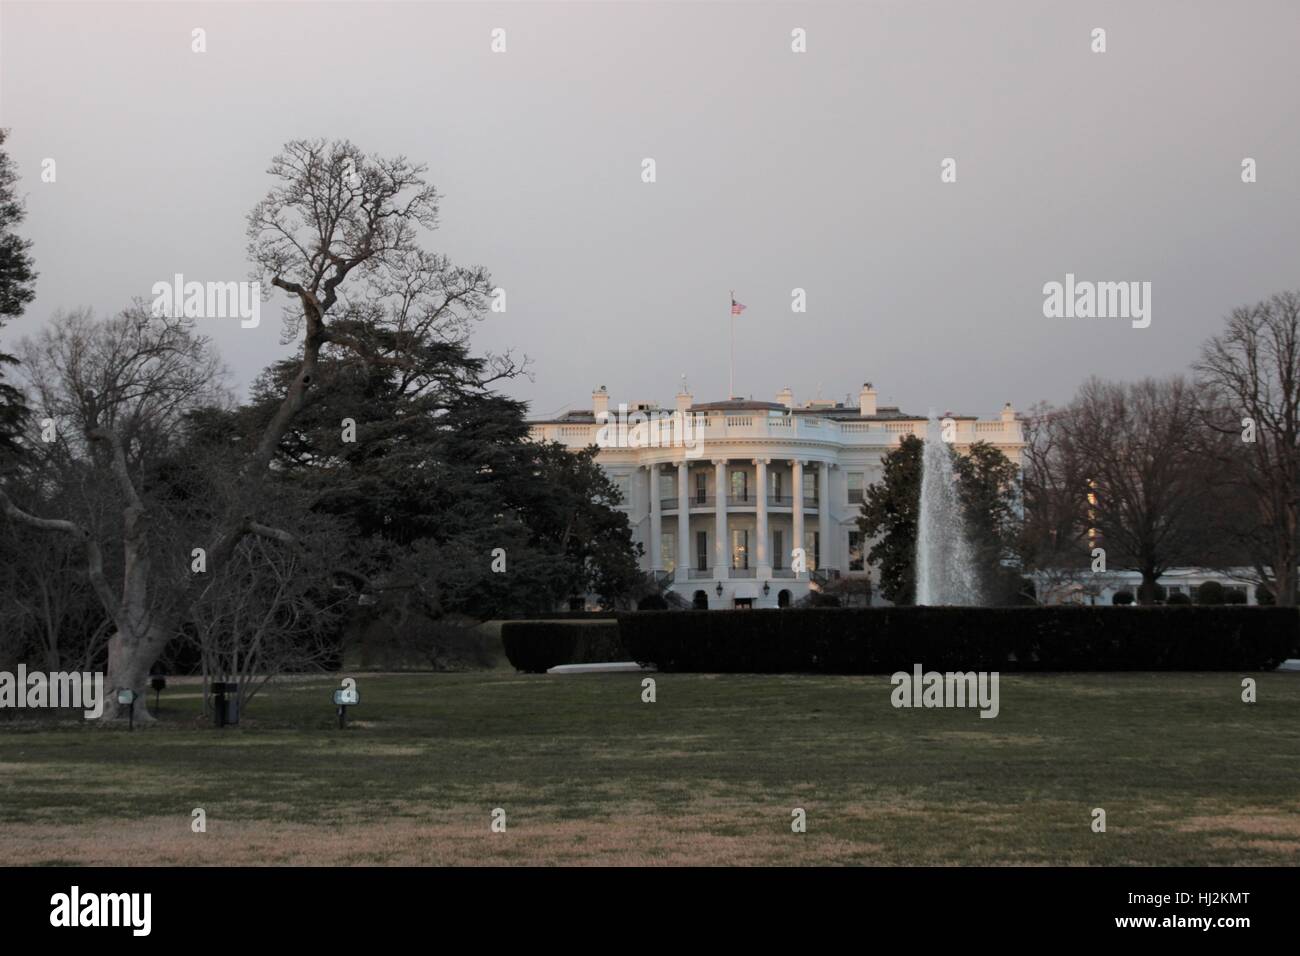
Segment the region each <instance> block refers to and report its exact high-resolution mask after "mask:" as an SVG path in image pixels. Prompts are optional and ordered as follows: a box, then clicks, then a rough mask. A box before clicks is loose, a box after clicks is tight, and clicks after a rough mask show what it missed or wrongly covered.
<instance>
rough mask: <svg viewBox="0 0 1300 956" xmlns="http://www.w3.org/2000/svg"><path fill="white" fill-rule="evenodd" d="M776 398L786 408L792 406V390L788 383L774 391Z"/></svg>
mask: <svg viewBox="0 0 1300 956" xmlns="http://www.w3.org/2000/svg"><path fill="white" fill-rule="evenodd" d="M776 400H777V401H778V402H780V403H781V404H782V405H784V406H785V407H786V408H794V392H792V391H790V386H789V385H787V386H786V387H785V388H783V389H781V391H779V392H777V393H776Z"/></svg>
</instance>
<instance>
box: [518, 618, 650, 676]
mask: <svg viewBox="0 0 1300 956" xmlns="http://www.w3.org/2000/svg"><path fill="white" fill-rule="evenodd" d="M655 613H667V612H655ZM501 643H502V645H503V646H504V647H505V651H506V657H507V658H508V659H509V660H510V663H511V664H513V665H514V667H515V669H516V670H521V671H527V672H528V673H530V674H544V673H545V672H546V671H547V670H549V669H550V668H552V667H555V666H556V665H557V664H596V663H600V662H603V661H626V660H631V658H630V657H629V656H628V654H627V651H625V650H624V649H623V644H622V641H621V640H620V639H619V627H618V622H617V621H616V620H614V619H613V618H607V619H605V620H600V621H581V622H579V621H505V622H503V623H502V625H501Z"/></svg>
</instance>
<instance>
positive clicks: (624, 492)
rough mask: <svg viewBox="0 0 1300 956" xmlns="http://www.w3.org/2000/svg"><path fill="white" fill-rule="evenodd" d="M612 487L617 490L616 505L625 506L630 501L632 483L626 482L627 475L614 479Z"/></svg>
mask: <svg viewBox="0 0 1300 956" xmlns="http://www.w3.org/2000/svg"><path fill="white" fill-rule="evenodd" d="M614 487H615V488H617V489H618V503H619V504H620V505H625V504H627V503H628V501H630V500H631V494H632V482H631V481H629V480H628V477H627V475H619V476H617V477H616V478H615V479H614Z"/></svg>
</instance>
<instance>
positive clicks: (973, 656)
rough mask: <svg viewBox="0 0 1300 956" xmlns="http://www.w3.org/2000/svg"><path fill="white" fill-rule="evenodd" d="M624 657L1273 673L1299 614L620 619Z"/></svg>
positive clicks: (943, 610) (859, 611) (717, 667)
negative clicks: (1258, 671) (1261, 671)
mask: <svg viewBox="0 0 1300 956" xmlns="http://www.w3.org/2000/svg"><path fill="white" fill-rule="evenodd" d="M618 623H619V630H620V632H621V634H622V639H623V645H624V646H625V647H626V649H627V652H628V654H627V656H628V657H629V658H630V659H632V660H636V661H640V662H641V663H643V664H647V663H649V664H655V665H656V666H657V667H658V668H659V670H661V671H697V672H711V673H755V674H771V673H823V674H871V673H893V672H895V671H900V670H911V668H912V666H913V665H914V664H918V663H919V664H922V665H923V666H924V667H925V668H926V669H927V670H962V671H967V670H997V671H1117V670H1183V671H1194V670H1228V671H1233V670H1271V669H1272V668H1274V667H1277V665H1278V664H1280V663H1281V662H1282V661H1283V660H1285V659H1286V658H1288V657H1290V656H1293V655H1294V654H1295V653H1296V649H1297V625H1298V624H1300V613H1298V612H1297V610H1296V609H1295V608H1260V607H1250V608H1241V607H1213V608H1210V607H1002V608H959V607H892V608H808V609H797V610H749V611H641V612H639V613H637V614H621V615H619V618H618Z"/></svg>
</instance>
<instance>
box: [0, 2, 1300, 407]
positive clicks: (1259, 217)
mask: <svg viewBox="0 0 1300 956" xmlns="http://www.w3.org/2000/svg"><path fill="white" fill-rule="evenodd" d="M194 27H202V28H204V29H205V30H206V31H207V52H206V53H204V54H201V55H199V54H194V53H192V52H191V50H190V43H191V39H190V31H191V29H193V28H194ZM494 27H503V28H505V29H506V30H507V42H508V52H507V53H505V54H504V55H501V54H497V55H494V54H492V53H491V52H490V50H489V43H490V36H489V33H490V31H491V29H492V28H494ZM795 27H803V28H805V29H806V30H807V35H808V41H807V43H808V52H807V53H805V54H794V53H792V52H791V51H790V31H791V30H792V29H793V28H795ZM1094 27H1104V28H1105V29H1106V31H1107V46H1108V50H1107V52H1106V53H1104V54H1095V53H1093V52H1091V50H1090V42H1091V40H1090V32H1091V30H1092V28H1094ZM0 31H2V34H0V83H2V86H0V125H4V126H7V127H10V128H11V129H12V135H11V138H10V143H9V145H10V148H11V151H12V155H13V156H14V158H15V160H16V161H17V163H18V164H19V168H20V171H21V174H22V176H23V182H22V188H23V189H24V190H25V192H26V193H27V202H28V220H27V223H26V225H25V230H24V231H25V233H26V234H27V235H28V236H30V237H31V238H32V239H34V240H35V248H34V254H35V257H36V263H37V267H38V268H39V270H40V273H41V276H40V282H39V285H38V290H37V293H38V294H37V299H36V301H35V302H34V303H33V304H32V305H31V306H30V307H29V309H28V312H27V315H25V316H24V317H22V318H21V319H19V320H17V321H15V322H14V323H13V324H12V325H11V326H10V327H9V328H8V329H6V331H5V333H4V341H5V342H6V343H7V344H9V345H12V343H13V341H14V340H15V339H17V338H19V337H21V336H22V335H24V334H29V333H31V332H33V331H34V330H35V329H37V328H39V327H40V325H41V324H42V323H44V322H46V321H48V319H49V317H50V315H51V314H52V313H54V312H55V311H56V310H58V309H66V308H73V307H77V306H81V305H91V306H93V307H94V308H95V309H96V310H97V311H98V312H101V313H107V312H111V311H114V310H116V309H119V308H121V307H122V306H123V305H125V304H126V303H127V302H128V301H129V300H130V299H131V298H132V297H133V296H143V297H145V298H148V297H149V295H150V287H151V286H152V285H153V283H154V282H157V281H159V280H164V279H169V278H170V277H171V276H172V274H173V273H176V272H180V273H183V274H184V275H185V277H186V278H187V279H190V280H199V281H209V280H211V281H225V280H233V279H243V278H245V276H246V275H247V271H248V265H247V262H246V260H245V257H244V246H245V239H244V217H245V215H246V213H247V212H248V210H249V209H250V208H251V206H252V205H253V204H254V203H255V202H256V201H257V200H258V199H260V198H261V197H262V195H263V194H264V193H265V191H266V189H267V188H268V186H269V180H268V178H267V177H266V175H265V169H266V166H267V164H268V161H269V160H270V158H271V157H272V156H273V155H274V154H275V153H276V151H277V149H278V147H279V146H280V145H281V144H282V143H283V142H284V141H286V140H289V139H293V138H298V137H318V136H320V137H327V138H342V137H347V138H350V139H352V140H353V141H354V142H355V143H357V144H358V145H359V146H361V147H362V148H363V149H365V150H366V151H368V152H378V153H382V154H395V153H403V154H405V155H407V156H408V157H411V158H412V159H417V160H420V161H423V162H426V163H428V165H429V178H430V180H431V181H432V182H433V183H435V184H436V185H437V186H438V188H439V190H440V191H441V192H442V193H443V194H444V195H445V200H444V203H443V207H442V222H443V225H442V228H441V229H440V230H439V231H438V232H436V233H434V234H433V235H432V236H430V237H429V242H428V245H429V246H430V247H431V248H435V249H437V250H439V251H443V252H446V253H447V254H448V255H450V256H451V257H452V258H453V259H454V260H456V261H460V262H464V263H481V264H483V265H486V266H487V267H488V268H490V269H491V270H492V272H493V276H494V279H495V281H496V283H497V284H499V285H501V286H503V287H505V288H506V290H507V293H508V303H509V311H508V312H507V313H506V314H505V315H491V316H489V317H488V319H487V320H486V321H485V322H484V323H483V324H482V325H481V326H480V327H479V329H478V331H477V332H476V334H475V344H476V346H477V347H478V348H479V349H481V350H493V351H501V350H503V349H505V348H515V349H517V350H518V351H520V352H523V353H526V354H527V355H528V356H529V357H530V358H531V359H532V361H533V371H534V380H533V381H531V382H529V381H519V382H517V383H515V384H514V385H513V386H511V387H510V388H509V389H508V390H509V391H511V392H512V393H514V394H516V395H518V396H520V397H522V398H525V399H527V400H529V401H530V402H532V403H533V410H534V413H535V414H537V415H543V414H549V413H552V412H555V411H557V410H559V409H560V408H561V407H563V406H566V405H569V404H572V405H575V406H577V407H585V406H588V405H589V404H590V401H589V393H590V390H591V388H592V387H593V386H595V385H599V384H606V385H608V386H609V388H610V391H611V393H612V394H613V397H614V400H615V401H618V400H620V399H642V398H659V399H664V400H670V399H671V396H672V394H673V393H674V392H675V390H676V388H677V385H678V381H679V376H680V375H681V374H683V373H685V374H686V375H687V376H688V377H689V381H690V383H691V385H692V388H693V391H694V392H695V394H696V397H697V399H700V400H706V399H707V400H714V399H719V398H722V397H724V395H725V392H726V387H727V360H728V329H729V319H728V306H729V300H728V291H729V290H730V289H732V288H734V289H735V290H736V296H737V298H738V299H739V300H740V301H742V302H744V303H745V304H746V305H747V306H748V307H749V308H748V311H747V312H746V313H745V314H744V316H743V317H742V318H741V319H740V320H739V321H738V323H737V347H736V361H737V372H736V379H737V381H736V390H737V392H739V393H742V394H747V395H748V394H753V395H754V396H755V397H759V398H771V397H772V396H773V395H774V394H775V392H776V391H777V390H778V389H779V388H781V387H782V386H783V385H789V386H791V387H792V388H793V389H794V391H795V395H796V398H798V399H804V398H808V397H812V396H813V395H815V394H816V392H817V390H818V388H819V386H820V388H821V391H822V394H823V395H824V396H825V397H843V395H844V393H845V392H848V391H851V392H853V393H854V395H856V392H857V389H858V387H859V386H860V385H861V383H862V381H864V380H865V379H870V380H872V381H873V382H874V383H875V385H876V387H877V388H878V389H879V391H880V394H881V400H882V402H885V401H889V400H891V399H892V400H893V401H895V402H897V403H901V404H902V405H903V406H904V408H905V409H908V410H915V411H920V412H924V411H926V410H927V409H928V408H938V409H946V408H951V409H952V410H954V411H960V412H967V413H980V414H991V413H994V412H996V411H997V409H998V408H1000V407H1001V404H1002V403H1003V402H1004V401H1008V400H1010V401H1013V402H1014V403H1015V404H1016V406H1017V407H1020V408H1025V407H1027V406H1028V405H1029V404H1031V403H1032V402H1033V401H1035V400H1037V399H1049V400H1053V401H1058V402H1059V401H1063V400H1066V399H1067V398H1068V397H1069V396H1070V394H1072V392H1073V391H1074V389H1075V387H1076V386H1077V385H1078V383H1079V382H1080V381H1081V380H1082V379H1083V378H1084V377H1085V376H1087V375H1088V374H1094V373H1095V374H1099V375H1103V376H1107V377H1114V378H1133V377H1138V376H1143V375H1148V374H1156V375H1159V374H1165V373H1169V372H1174V371H1179V370H1182V369H1184V368H1186V366H1187V365H1188V363H1189V362H1190V361H1192V359H1193V358H1194V357H1195V355H1196V353H1197V350H1198V348H1199V345H1200V343H1201V341H1202V340H1203V339H1204V338H1205V337H1207V336H1208V335H1210V334H1212V333H1213V332H1214V331H1215V330H1216V329H1217V328H1218V326H1219V324H1220V322H1221V319H1222V317H1223V315H1224V314H1225V313H1226V312H1227V311H1228V310H1229V309H1231V308H1232V307H1233V306H1236V305H1239V304H1243V303H1246V302H1250V301H1255V300H1257V299H1259V298H1263V297H1265V296H1266V295H1268V294H1270V293H1272V292H1275V291H1279V290H1282V289H1286V288H1296V287H1300V228H1298V227H1297V222H1298V218H1297V212H1298V211H1300V123H1297V118H1300V109H1297V105H1298V101H1300V83H1298V82H1297V79H1296V77H1297V75H1298V73H1297V66H1296V63H1297V60H1296V49H1297V40H1300V4H1296V3H1294V2H1284V0H1279V2H1260V0H1248V2H1242V3H1233V4H1224V3H1202V2H1177V3H1173V2H1165V3H1156V2H1143V3H1133V2H1123V3H1088V4H1086V5H1085V4H1080V3H1073V4H1062V3H1051V4H1047V3H1041V2H1025V3H1006V2H987V3H978V4H976V3H965V2H953V3H946V2H945V3H938V2H936V3H915V2H911V3H873V4H866V3H860V4H852V5H831V4H820V3H802V4H757V3H744V4H742V3H682V4H670V3H661V2H654V3H649V2H645V3H601V4H581V3H549V2H538V3H516V4H503V5H498V4H488V3H472V4H469V3H466V4H453V3H433V4H425V3H401V4H378V3H324V2H317V3H312V2H304V3H293V4H270V3H259V4H256V5H245V4H224V3H223V4H216V5H211V4H200V3H176V4H167V5H162V4H143V3H141V4H116V3H96V4H90V5H84V6H83V5H79V4H72V3H40V4H23V3H11V2H5V3H3V4H2V5H0ZM1248 156H1249V157H1253V158H1254V159H1255V160H1256V161H1257V163H1258V178H1259V181H1258V182H1256V183H1254V184H1250V185H1247V184H1243V183H1242V182H1241V175H1240V170H1241V161H1242V159H1243V157H1248ZM46 157H52V158H54V159H55V160H56V162H57V175H58V178H57V181H56V182H55V183H42V182H41V178H40V172H41V161H42V159H44V158H46ZM644 157H653V158H654V159H655V161H656V163H657V172H658V181H657V182H656V183H654V184H645V183H642V182H641V178H640V172H641V160H642V159H643V158H644ZM945 157H953V158H955V159H956V161H957V174H958V175H957V182H956V183H953V184H943V183H941V182H940V178H939V167H940V162H941V160H943V159H944V158H945ZM1067 272H1073V273H1075V275H1076V276H1078V277H1079V278H1080V279H1091V280H1096V281H1119V280H1139V281H1150V282H1151V283H1152V286H1153V290H1152V298H1153V315H1152V323H1151V326H1150V327H1149V328H1146V329H1134V328H1132V327H1131V324H1130V323H1129V322H1128V321H1126V320H1124V319H1095V318H1094V319H1047V318H1044V316H1043V293H1042V287H1043V284H1044V283H1045V282H1049V281H1053V280H1055V281H1063V280H1064V277H1065V274H1066V273H1067ZM795 287H802V288H804V289H806V290H807V296H808V312H807V313H806V314H803V315H796V314H792V313H791V310H790V294H791V289H793V288H795ZM206 331H208V332H210V334H212V336H213V337H214V339H215V340H216V341H217V343H218V345H219V347H220V349H221V351H222V354H223V355H224V356H225V358H226V360H227V362H228V363H229V365H230V366H231V368H232V370H233V372H234V373H235V384H236V385H237V386H239V387H240V388H241V391H242V387H243V386H245V385H246V384H247V383H248V382H249V381H250V380H251V379H252V377H253V376H254V375H255V374H256V373H257V371H258V370H259V369H261V368H262V367H264V366H265V365H267V364H269V363H270V362H271V361H273V360H274V359H275V358H277V357H279V356H280V355H282V354H284V353H285V352H286V351H287V348H286V347H285V346H283V345H281V343H280V332H281V329H280V323H279V319H278V310H277V309H273V308H270V307H268V308H266V309H265V310H264V317H263V321H262V324H261V327H260V328H258V329H252V330H250V329H241V328H240V327H239V323H238V321H237V320H209V321H208V323H207V328H206Z"/></svg>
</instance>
